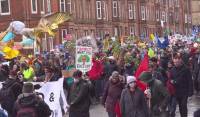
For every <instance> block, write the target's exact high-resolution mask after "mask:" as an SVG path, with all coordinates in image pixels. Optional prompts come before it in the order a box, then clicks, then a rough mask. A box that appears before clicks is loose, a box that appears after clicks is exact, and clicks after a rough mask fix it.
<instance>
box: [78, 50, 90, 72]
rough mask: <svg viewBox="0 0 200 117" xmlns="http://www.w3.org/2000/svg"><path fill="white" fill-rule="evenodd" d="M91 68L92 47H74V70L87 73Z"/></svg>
mask: <svg viewBox="0 0 200 117" xmlns="http://www.w3.org/2000/svg"><path fill="white" fill-rule="evenodd" d="M91 67H92V47H84V46H76V69H78V70H80V71H82V72H84V73H85V72H87V71H89V70H90V69H91Z"/></svg>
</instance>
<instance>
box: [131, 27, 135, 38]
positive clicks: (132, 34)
mask: <svg viewBox="0 0 200 117" xmlns="http://www.w3.org/2000/svg"><path fill="white" fill-rule="evenodd" d="M134 35H135V27H134V26H131V27H130V36H134Z"/></svg>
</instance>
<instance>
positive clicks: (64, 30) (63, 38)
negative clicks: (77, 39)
mask: <svg viewBox="0 0 200 117" xmlns="http://www.w3.org/2000/svg"><path fill="white" fill-rule="evenodd" d="M61 33H62V42H64V41H65V40H66V36H67V29H62V30H61Z"/></svg>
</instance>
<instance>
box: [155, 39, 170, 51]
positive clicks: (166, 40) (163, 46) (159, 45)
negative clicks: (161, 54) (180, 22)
mask: <svg viewBox="0 0 200 117" xmlns="http://www.w3.org/2000/svg"><path fill="white" fill-rule="evenodd" d="M156 39H157V47H158V48H161V49H165V48H166V47H167V46H168V45H169V39H168V36H164V41H163V42H162V43H161V41H160V39H159V38H158V37H157V36H156Z"/></svg>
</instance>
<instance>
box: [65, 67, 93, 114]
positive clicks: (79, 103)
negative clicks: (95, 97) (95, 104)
mask: <svg viewBox="0 0 200 117" xmlns="http://www.w3.org/2000/svg"><path fill="white" fill-rule="evenodd" d="M73 78H74V82H73V84H72V85H71V87H70V89H69V92H68V104H69V105H70V107H69V117H89V107H90V95H89V87H88V84H87V81H85V80H84V79H82V72H81V71H79V70H77V71H75V72H74V74H73Z"/></svg>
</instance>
